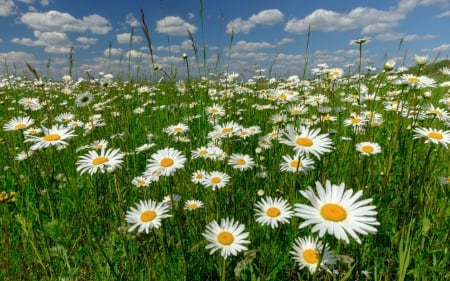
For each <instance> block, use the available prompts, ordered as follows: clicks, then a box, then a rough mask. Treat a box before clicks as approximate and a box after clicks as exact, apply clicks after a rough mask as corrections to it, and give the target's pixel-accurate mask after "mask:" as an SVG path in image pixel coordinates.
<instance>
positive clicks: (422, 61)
mask: <svg viewBox="0 0 450 281" xmlns="http://www.w3.org/2000/svg"><path fill="white" fill-rule="evenodd" d="M414 59H415V61H416V64H417V65H418V66H424V65H425V64H426V63H427V61H428V56H419V55H415V56H414Z"/></svg>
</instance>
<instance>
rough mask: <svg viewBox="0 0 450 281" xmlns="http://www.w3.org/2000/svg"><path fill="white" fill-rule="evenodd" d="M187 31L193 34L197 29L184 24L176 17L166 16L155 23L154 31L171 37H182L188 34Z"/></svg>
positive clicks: (186, 23)
mask: <svg viewBox="0 0 450 281" xmlns="http://www.w3.org/2000/svg"><path fill="white" fill-rule="evenodd" d="M187 30H189V32H191V33H194V32H195V31H196V30H197V27H195V26H194V25H192V24H190V23H188V22H185V21H184V20H183V19H182V18H180V17H178V16H167V17H165V18H163V19H160V20H159V21H157V22H156V31H157V32H159V33H164V34H168V35H172V36H184V35H187V34H188V32H187Z"/></svg>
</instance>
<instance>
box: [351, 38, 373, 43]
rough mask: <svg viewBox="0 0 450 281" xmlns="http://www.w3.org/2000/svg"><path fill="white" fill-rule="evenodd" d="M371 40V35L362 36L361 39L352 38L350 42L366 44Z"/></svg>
mask: <svg viewBox="0 0 450 281" xmlns="http://www.w3.org/2000/svg"><path fill="white" fill-rule="evenodd" d="M369 42H370V38H369V37H364V38H360V39H356V40H351V41H350V44H351V45H364V44H367V43H369Z"/></svg>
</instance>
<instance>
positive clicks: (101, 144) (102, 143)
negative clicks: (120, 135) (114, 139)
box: [89, 139, 108, 150]
mask: <svg viewBox="0 0 450 281" xmlns="http://www.w3.org/2000/svg"><path fill="white" fill-rule="evenodd" d="M107 146H108V141H107V140H105V139H101V140H95V141H93V142H92V143H91V144H90V145H89V147H90V148H92V149H99V150H100V149H105V148H106V147H107Z"/></svg>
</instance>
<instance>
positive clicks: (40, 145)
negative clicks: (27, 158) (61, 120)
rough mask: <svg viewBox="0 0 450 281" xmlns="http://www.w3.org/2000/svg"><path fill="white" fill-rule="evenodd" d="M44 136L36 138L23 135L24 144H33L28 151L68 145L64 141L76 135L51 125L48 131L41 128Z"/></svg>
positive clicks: (66, 129) (68, 129)
mask: <svg viewBox="0 0 450 281" xmlns="http://www.w3.org/2000/svg"><path fill="white" fill-rule="evenodd" d="M42 131H43V132H44V136H42V137H38V136H35V135H28V134H27V135H25V142H33V143H34V144H33V145H32V146H31V147H30V150H39V149H45V148H48V147H50V146H61V145H68V143H67V142H65V140H66V139H70V138H72V137H74V136H76V135H74V134H73V130H72V129H70V128H65V127H62V126H59V125H53V126H52V127H51V128H50V129H49V128H46V127H42Z"/></svg>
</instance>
